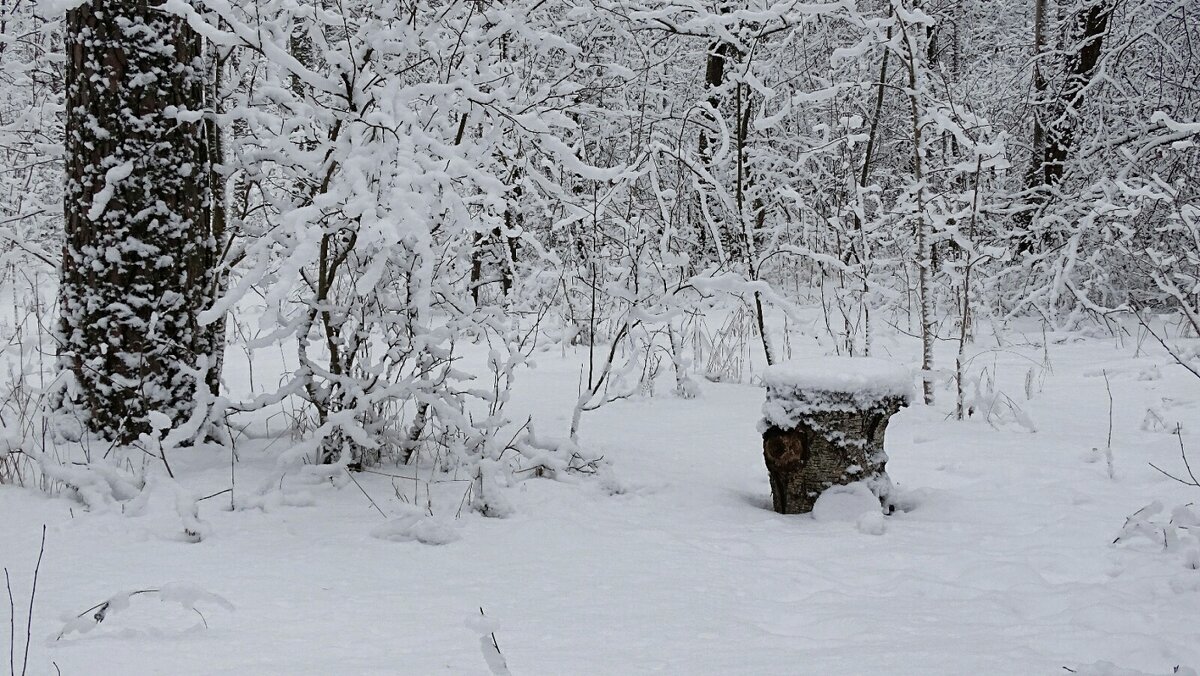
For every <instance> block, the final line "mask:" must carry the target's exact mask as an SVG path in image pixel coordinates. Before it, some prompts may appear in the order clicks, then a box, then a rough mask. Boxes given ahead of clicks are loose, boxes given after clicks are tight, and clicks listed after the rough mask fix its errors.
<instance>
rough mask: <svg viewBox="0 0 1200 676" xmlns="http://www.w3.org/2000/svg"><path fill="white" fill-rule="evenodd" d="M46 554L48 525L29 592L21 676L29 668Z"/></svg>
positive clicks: (43, 527) (43, 533)
mask: <svg viewBox="0 0 1200 676" xmlns="http://www.w3.org/2000/svg"><path fill="white" fill-rule="evenodd" d="M45 553H46V524H42V544H41V546H40V547H39V548H38V559H37V565H35V566H34V567H33V587H32V588H31V589H30V590H29V616H28V617H27V618H25V655H24V657H23V658H22V660H21V676H25V671H26V669H28V668H29V641H30V639H31V638H32V637H33V602H34V599H35V598H36V597H37V583H38V573H39V572H40V571H41V569H42V555H43V554H45Z"/></svg>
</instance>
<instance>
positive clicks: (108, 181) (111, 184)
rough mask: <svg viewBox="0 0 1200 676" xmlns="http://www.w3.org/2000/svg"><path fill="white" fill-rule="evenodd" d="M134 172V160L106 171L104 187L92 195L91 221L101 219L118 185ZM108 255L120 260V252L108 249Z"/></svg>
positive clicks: (89, 216) (88, 214)
mask: <svg viewBox="0 0 1200 676" xmlns="http://www.w3.org/2000/svg"><path fill="white" fill-rule="evenodd" d="M132 173H133V162H123V163H121V164H118V165H117V166H115V167H110V168H109V169H108V171H106V172H104V187H103V188H101V189H100V190H99V191H98V192H97V193H96V194H95V196H94V197H92V206H91V207H90V208H88V213H87V217H88V220H89V221H96V220H99V219H100V217H101V216H103V215H104V210H105V209H107V208H108V202H109V200H111V199H112V198H113V194H114V193H115V192H116V189H117V185H118V184H120V183H121V181H124V180H125V179H127V178H129V175H130V174H132ZM105 254H106V255H109V256H115V257H116V259H117V260H120V253H119V252H116V251H113V250H111V249H110V250H108V251H106V252H105Z"/></svg>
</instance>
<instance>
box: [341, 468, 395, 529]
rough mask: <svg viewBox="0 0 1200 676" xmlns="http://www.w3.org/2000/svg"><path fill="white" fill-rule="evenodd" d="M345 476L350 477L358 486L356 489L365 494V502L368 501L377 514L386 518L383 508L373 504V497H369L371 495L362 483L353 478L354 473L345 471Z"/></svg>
mask: <svg viewBox="0 0 1200 676" xmlns="http://www.w3.org/2000/svg"><path fill="white" fill-rule="evenodd" d="M346 476H348V477H350V480H351V481H353V482H354V485H355V486H358V490H360V491H362V494H363V495H364V496H366V498H367V502H370V503H371V506H372V507H374V508H375V511H377V512H379V516H382V517H383V518H385V519H386V518H387V514H384V513H383V510H382V509H380V508H379V505H377V504H375V501H374V500H373V499H371V496H370V495H369V494H368V493H367V491H366V490H365V489H363V487H362V484H360V483H358V479H355V478H354V474H353V473H352V472H346Z"/></svg>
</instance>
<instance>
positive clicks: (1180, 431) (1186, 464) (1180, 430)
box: [1150, 424, 1200, 488]
mask: <svg viewBox="0 0 1200 676" xmlns="http://www.w3.org/2000/svg"><path fill="white" fill-rule="evenodd" d="M1175 436H1176V437H1177V438H1178V439H1179V457H1181V458H1183V466H1184V468H1185V469H1187V473H1188V477H1190V478H1191V481H1184V480H1183V479H1180V478H1179V477H1177V476H1175V475H1174V474H1171V473H1170V472H1167V471H1165V470H1163V469H1161V468H1159V467H1158V466H1157V465H1155V464H1154V463H1150V466H1151V467H1153V468H1154V469H1156V470H1158V471H1159V472H1161V473H1162V474H1163V476H1166V477H1168V478H1171V479H1174V480H1176V481H1178V482H1179V483H1181V484H1183V485H1184V486H1194V487H1196V488H1200V481H1197V480H1196V475H1195V474H1193V473H1192V465H1191V463H1189V462H1188V457H1187V450H1186V449H1185V448H1184V446H1183V426H1182V425H1179V424H1176V425H1175Z"/></svg>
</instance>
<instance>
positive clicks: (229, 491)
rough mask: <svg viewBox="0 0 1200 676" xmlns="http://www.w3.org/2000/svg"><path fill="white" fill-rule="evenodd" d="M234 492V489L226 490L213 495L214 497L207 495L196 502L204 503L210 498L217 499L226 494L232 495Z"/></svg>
mask: <svg viewBox="0 0 1200 676" xmlns="http://www.w3.org/2000/svg"><path fill="white" fill-rule="evenodd" d="M232 492H233V489H232V488H226V489H225V490H223V491H217V492H216V493H213V494H212V495H206V496H204V497H202V498H196V502H204V501H205V500H207V499H209V498H215V497H217V496H218V495H225V494H226V493H232Z"/></svg>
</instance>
